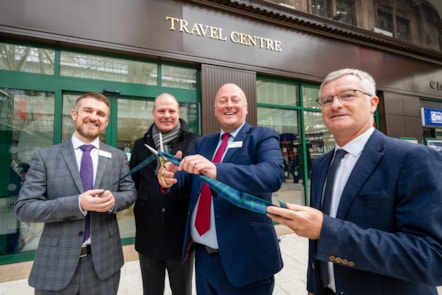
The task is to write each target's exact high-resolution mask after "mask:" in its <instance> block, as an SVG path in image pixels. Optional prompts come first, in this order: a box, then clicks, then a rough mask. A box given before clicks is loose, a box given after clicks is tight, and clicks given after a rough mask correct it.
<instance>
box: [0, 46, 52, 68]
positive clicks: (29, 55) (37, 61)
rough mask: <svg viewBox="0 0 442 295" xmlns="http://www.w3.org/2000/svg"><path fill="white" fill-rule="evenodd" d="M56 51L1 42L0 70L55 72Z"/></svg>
mask: <svg viewBox="0 0 442 295" xmlns="http://www.w3.org/2000/svg"><path fill="white" fill-rule="evenodd" d="M54 59H55V51H54V50H50V49H43V48H37V47H30V46H22V45H14V44H8V43H0V70H6V71H17V72H26V73H37V74H46V75H53V74H54Z"/></svg>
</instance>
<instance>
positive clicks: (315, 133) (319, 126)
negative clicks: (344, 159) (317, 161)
mask: <svg viewBox="0 0 442 295" xmlns="http://www.w3.org/2000/svg"><path fill="white" fill-rule="evenodd" d="M304 129H305V137H306V141H307V147H308V148H309V150H310V152H311V153H312V155H311V156H312V158H313V159H314V158H315V156H317V155H319V154H321V153H326V152H328V151H331V150H332V149H333V148H334V144H335V141H334V139H333V136H332V135H331V133H330V132H329V131H328V130H327V128H326V127H325V124H324V121H323V120H322V113H320V112H304ZM319 142H320V143H319Z"/></svg>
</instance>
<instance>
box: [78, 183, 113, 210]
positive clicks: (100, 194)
mask: <svg viewBox="0 0 442 295" xmlns="http://www.w3.org/2000/svg"><path fill="white" fill-rule="evenodd" d="M80 206H81V209H83V210H84V211H96V212H108V211H110V210H111V209H112V208H114V206H115V198H114V195H113V194H112V192H111V191H108V190H105V191H103V190H102V189H93V190H88V191H86V192H84V193H82V194H81V195H80Z"/></svg>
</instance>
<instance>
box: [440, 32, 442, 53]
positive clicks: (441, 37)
mask: <svg viewBox="0 0 442 295" xmlns="http://www.w3.org/2000/svg"><path fill="white" fill-rule="evenodd" d="M439 49H440V50H442V31H439Z"/></svg>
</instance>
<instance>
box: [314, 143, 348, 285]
mask: <svg viewBox="0 0 442 295" xmlns="http://www.w3.org/2000/svg"><path fill="white" fill-rule="evenodd" d="M346 153H347V152H346V151H345V150H343V149H338V150H336V153H335V158H334V159H333V162H332V164H331V166H330V168H329V169H328V172H327V180H326V182H325V190H324V197H323V199H322V212H323V213H324V214H327V215H330V207H331V203H332V196H333V195H332V194H333V184H334V182H335V175H336V170H337V169H338V167H339V164H340V163H341V160H342V158H343V157H344V156H345V154H346ZM319 268H320V271H321V279H322V282H323V284H324V287H327V286H328V283H329V281H328V280H329V274H328V262H325V261H321V262H320V267H319Z"/></svg>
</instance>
